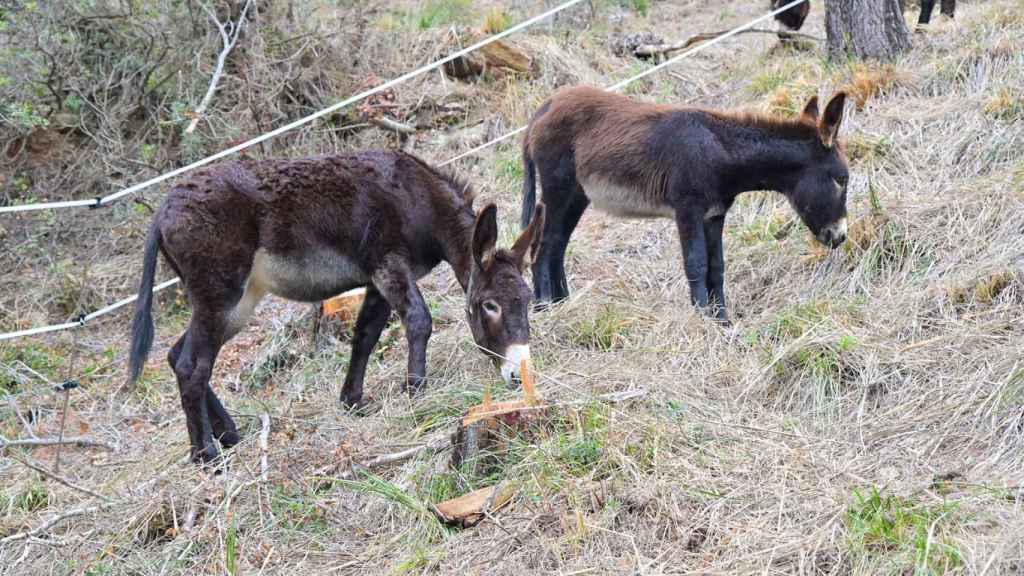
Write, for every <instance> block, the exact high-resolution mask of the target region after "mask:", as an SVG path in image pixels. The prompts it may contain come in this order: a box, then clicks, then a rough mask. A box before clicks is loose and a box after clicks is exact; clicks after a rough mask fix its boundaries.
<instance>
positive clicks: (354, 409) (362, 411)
mask: <svg viewBox="0 0 1024 576" xmlns="http://www.w3.org/2000/svg"><path fill="white" fill-rule="evenodd" d="M370 402H371V399H370V398H367V397H364V396H362V395H360V396H359V397H358V398H342V399H341V403H342V404H344V405H345V408H346V409H348V411H349V412H351V413H352V414H354V415H356V416H365V415H366V414H368V413H369V411H370V410H369V407H370Z"/></svg>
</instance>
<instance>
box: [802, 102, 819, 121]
mask: <svg viewBox="0 0 1024 576" xmlns="http://www.w3.org/2000/svg"><path fill="white" fill-rule="evenodd" d="M800 115H801V116H803V117H804V118H807V119H809V120H811V121H813V122H817V121H818V97H817V96H811V99H810V100H808V101H807V105H806V106H804V111H803V112H801V113H800Z"/></svg>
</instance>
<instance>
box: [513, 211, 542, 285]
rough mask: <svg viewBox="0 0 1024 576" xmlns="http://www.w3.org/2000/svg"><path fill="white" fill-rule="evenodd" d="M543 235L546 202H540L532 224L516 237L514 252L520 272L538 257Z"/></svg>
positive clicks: (531, 221)
mask: <svg viewBox="0 0 1024 576" xmlns="http://www.w3.org/2000/svg"><path fill="white" fill-rule="evenodd" d="M543 236H544V204H543V203H541V202H538V203H537V206H535V207H534V209H533V219H531V220H530V225H529V226H527V227H526V230H523V233H522V234H520V235H519V238H518V239H516V243H515V244H513V245H512V254H513V255H514V256H515V258H516V266H518V267H519V271H520V272H521V271H523V270H526V267H527V266H529V265H530V264H531V263H532V262H534V261H535V260H536V259H537V251H538V250H540V241H541V238H542V237H543ZM527 251H529V252H527ZM527 256H529V259H527Z"/></svg>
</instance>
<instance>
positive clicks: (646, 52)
mask: <svg viewBox="0 0 1024 576" xmlns="http://www.w3.org/2000/svg"><path fill="white" fill-rule="evenodd" d="M728 32H729V30H719V31H718V32H702V33H700V34H697V35H696V36H691V37H690V38H688V39H686V40H683V41H681V42H675V43H673V44H645V45H643V46H637V47H636V48H635V49H634V50H633V54H634V55H635V56H641V57H648V58H649V57H651V56H658V55H661V54H669V53H672V52H678V51H679V50H685V49H687V48H689V47H690V46H693V45H694V44H700V43H701V42H707V41H708V40H714V39H715V38H718V37H719V36H721V35H722V34H726V33H728ZM778 33H779V31H778V30H768V29H765V28H747V29H746V30H741V31H740V32H737V33H736V34H778ZM784 34H787V35H788V36H789V37H791V38H805V39H807V40H814V41H816V42H821V41H822V40H823V38H818V37H817V36H812V35H810V34H803V33H800V32H789V31H786V32H784Z"/></svg>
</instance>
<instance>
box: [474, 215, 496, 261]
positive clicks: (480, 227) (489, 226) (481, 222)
mask: <svg viewBox="0 0 1024 576" xmlns="http://www.w3.org/2000/svg"><path fill="white" fill-rule="evenodd" d="M497 242H498V207H497V206H495V205H494V204H488V205H487V206H484V208H483V210H481V211H480V213H479V214H477V215H476V225H474V226H473V260H476V265H477V266H479V267H480V268H483V267H484V259H485V258H487V257H488V256H489V255H490V254H491V253H492V252H494V245H495V244H496V243H497Z"/></svg>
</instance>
